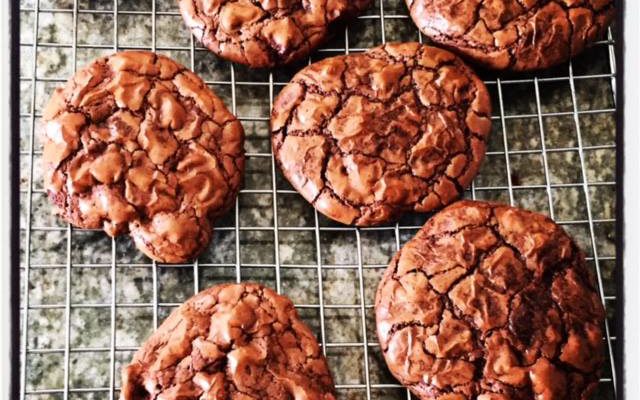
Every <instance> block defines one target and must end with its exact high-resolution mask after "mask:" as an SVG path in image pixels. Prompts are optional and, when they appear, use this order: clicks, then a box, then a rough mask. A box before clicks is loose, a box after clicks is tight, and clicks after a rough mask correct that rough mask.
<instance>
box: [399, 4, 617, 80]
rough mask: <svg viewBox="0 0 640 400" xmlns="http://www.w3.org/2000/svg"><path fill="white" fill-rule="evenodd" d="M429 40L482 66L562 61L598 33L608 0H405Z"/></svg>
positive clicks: (520, 67)
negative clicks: (453, 2)
mask: <svg viewBox="0 0 640 400" xmlns="http://www.w3.org/2000/svg"><path fill="white" fill-rule="evenodd" d="M406 3H407V6H408V7H409V11H410V14H411V17H412V18H413V21H414V22H415V23H416V25H417V26H418V28H419V29H420V30H421V31H422V32H423V33H424V34H425V35H427V36H428V37H429V38H430V39H431V40H433V41H434V42H435V43H438V44H440V45H444V46H446V47H448V48H449V49H451V50H455V51H457V52H458V53H460V54H462V55H464V56H466V57H467V58H468V59H470V60H473V61H475V62H476V63H478V64H481V65H483V66H485V67H487V68H492V69H498V70H514V71H530V70H538V69H544V68H549V67H552V66H554V65H557V64H561V63H563V62H565V61H567V60H569V58H571V57H573V56H575V55H577V54H579V53H581V52H582V51H583V50H584V49H585V47H587V46H588V45H589V44H591V43H592V42H594V41H596V40H598V39H599V38H601V37H602V36H603V35H604V34H605V32H606V30H607V27H608V26H609V24H610V23H611V21H612V20H613V18H614V16H615V7H614V1H613V0H463V1H457V2H455V4H452V2H451V1H449V0H406Z"/></svg>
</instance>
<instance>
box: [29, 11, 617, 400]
mask: <svg viewBox="0 0 640 400" xmlns="http://www.w3.org/2000/svg"><path fill="white" fill-rule="evenodd" d="M615 36H616V35H615V32H614V31H610V32H609V33H608V36H607V38H606V39H605V40H602V41H600V42H598V43H597V44H596V45H595V46H593V47H592V48H591V49H589V50H588V51H586V52H585V53H584V54H583V55H581V56H579V57H578V58H576V59H574V60H573V62H572V63H569V64H565V65H562V66H560V67H557V68H554V69H552V70H548V71H543V72H540V73H537V74H526V75H523V74H518V75H496V74H492V73H487V72H481V73H480V74H481V76H482V78H483V79H484V80H485V82H486V83H487V86H488V88H489V90H490V92H491V95H492V100H493V133H492V136H491V139H490V143H489V148H488V153H487V156H486V161H485V163H484V166H483V168H482V170H481V172H480V174H479V176H478V177H477V179H476V180H475V182H474V184H473V186H472V187H471V188H470V189H469V190H468V191H467V193H466V197H468V198H477V199H492V200H498V201H502V202H505V203H510V204H514V205H519V206H523V207H526V208H529V209H533V210H537V211H541V212H543V213H546V214H548V215H549V216H551V217H552V218H554V219H555V220H557V221H559V222H560V223H561V224H562V225H563V226H564V227H565V229H566V230H567V231H568V232H570V233H571V234H572V235H573V236H574V237H575V238H576V239H577V241H578V242H579V243H580V244H581V246H582V248H583V249H584V250H585V251H586V252H587V254H588V262H589V265H590V266H591V267H592V268H593V271H594V273H595V275H596V277H597V281H598V287H599V289H600V294H601V296H602V301H603V302H604V304H605V306H606V309H607V315H608V319H607V326H606V330H605V333H606V336H605V337H604V338H603V340H604V341H605V342H606V353H607V360H608V361H607V363H606V365H605V367H604V369H603V372H602V382H601V385H599V389H598V391H597V395H596V396H595V398H596V399H613V398H614V397H615V393H616V379H615V377H616V371H615V367H614V363H613V354H614V348H615V346H616V337H615V336H614V333H613V332H614V330H613V327H615V326H616V320H615V318H616V285H615V272H616V271H615V259H616V252H615V237H614V234H615V223H616V221H615V203H616V198H615V197H616V176H615V160H616V145H615V137H616V136H615V132H616V103H615V91H616V65H615V54H614V38H615ZM415 40H419V41H425V42H426V40H425V39H424V38H423V37H422V36H421V35H420V34H419V33H418V31H417V29H416V28H415V26H414V24H413V23H412V21H411V20H410V19H409V18H408V16H407V11H406V6H405V4H404V1H403V0H377V1H375V3H374V5H373V6H372V7H371V8H370V9H369V10H368V11H367V12H366V13H365V14H364V15H362V16H360V17H359V18H358V19H357V20H355V21H353V22H351V23H349V24H348V26H347V27H345V28H344V29H343V30H340V31H338V32H337V33H336V35H335V37H334V38H333V39H332V40H331V41H330V42H328V43H327V44H326V45H325V46H323V47H322V48H321V49H320V50H318V51H316V52H315V53H314V54H313V55H312V56H311V58H310V60H308V62H312V61H314V60H318V59H321V58H323V57H327V56H332V55H337V54H344V53H349V52H358V51H362V50H364V49H366V48H369V47H372V46H375V45H378V44H381V43H384V42H389V41H415ZM134 48H136V49H149V50H153V51H156V52H158V53H163V54H167V55H169V56H171V57H173V58H175V59H177V60H179V61H181V62H182V63H183V64H185V65H187V66H189V67H190V68H191V69H193V70H194V71H196V72H197V73H198V74H199V75H200V76H202V77H203V78H204V79H205V80H206V81H207V83H208V84H210V85H211V87H212V88H213V89H214V90H215V91H216V93H217V94H218V95H219V96H220V97H222V98H223V99H224V100H225V102H226V104H227V105H228V106H229V107H230V108H231V110H232V111H233V112H234V113H235V114H236V115H237V116H238V117H239V119H240V120H241V121H242V124H243V126H244V128H245V131H246V135H247V140H246V145H245V147H246V151H247V171H246V176H245V183H244V187H243V189H242V191H241V192H240V195H239V198H238V200H237V202H236V206H235V208H234V209H233V210H232V211H231V212H230V213H229V214H228V215H227V216H226V217H225V218H224V219H223V220H222V221H220V222H219V223H218V226H217V229H216V233H215V236H214V240H213V241H212V244H211V245H210V247H209V249H208V251H207V252H206V253H205V254H203V255H202V256H201V257H200V258H199V259H198V261H197V262H195V263H193V264H188V265H160V264H156V263H152V262H151V261H150V260H149V259H147V258H145V257H144V256H143V255H142V254H141V253H139V252H138V251H137V250H136V249H135V248H134V247H133V246H132V244H131V242H130V240H129V238H128V237H123V238H117V239H111V238H109V237H107V236H106V235H105V234H104V233H102V232H101V231H91V230H79V229H73V228H71V227H70V226H68V225H66V224H64V223H63V222H62V221H61V220H60V219H58V218H57V217H55V216H53V215H52V214H51V207H50V206H49V204H48V201H47V199H46V193H45V192H44V191H43V187H42V176H43V170H42V166H41V154H42V141H41V138H40V136H39V134H38V132H39V129H40V128H41V119H40V113H41V110H42V108H43V106H44V104H45V103H46V101H47V100H48V98H49V95H50V93H51V92H52V90H53V89H54V88H55V87H56V86H58V85H60V84H61V83H62V82H64V81H65V80H66V79H67V78H68V77H69V76H70V75H71V74H72V73H73V72H74V70H75V69H76V68H78V67H81V66H82V65H84V64H85V63H87V62H88V61H89V60H91V59H93V58H94V57H97V56H100V55H105V54H109V53H112V52H115V51H117V50H125V49H134ZM20 54H21V62H20V78H19V79H20V92H21V93H20V126H21V129H20V134H21V137H20V172H21V181H20V206H21V215H20V241H21V245H20V249H21V259H20V268H21V282H20V283H21V290H22V296H21V322H20V329H21V344H20V361H21V363H20V365H21V370H20V399H38V400H45V399H115V398H117V397H118V388H119V385H120V367H121V365H123V364H124V363H127V362H128V360H129V359H130V358H131V356H132V354H133V352H134V351H135V350H136V349H137V347H138V346H139V345H140V344H141V343H142V342H143V341H144V339H145V338H146V337H147V336H148V335H149V334H150V333H151V332H152V330H153V329H154V328H155V327H156V326H157V325H158V324H159V323H160V322H162V320H163V319H164V318H165V317H166V316H167V315H168V313H169V312H170V311H171V310H172V309H173V308H174V307H176V306H177V305H179V304H180V303H181V302H183V301H184V300H185V299H187V298H188V297H190V296H191V295H192V294H193V293H194V292H197V291H198V290H199V289H200V288H205V287H208V286H210V285H213V284H215V283H219V282H227V281H245V280H252V281H258V282H262V283H264V284H266V285H268V286H271V287H273V288H275V289H276V290H277V291H278V292H280V293H283V294H285V295H287V296H289V297H290V298H291V299H292V300H293V301H294V303H295V304H296V306H297V308H298V310H299V312H300V314H301V315H302V316H303V318H304V319H305V320H306V321H307V323H308V324H309V325H310V326H311V327H312V328H313V329H314V331H315V332H316V335H317V337H318V340H319V341H320V343H321V344H322V346H323V351H324V352H325V353H326V356H327V358H328V361H329V364H330V367H331V369H332V371H333V375H334V377H335V381H336V384H337V391H338V395H339V398H341V399H400V398H406V399H409V398H411V396H410V394H409V393H408V391H407V390H406V389H404V388H402V387H401V386H400V385H399V384H398V383H397V382H396V381H395V380H394V379H393V378H392V377H391V376H390V374H389V372H388V371H387V369H386V367H385V365H384V361H383V359H382V357H381V354H380V351H379V346H378V343H377V339H376V335H375V326H374V318H373V297H374V293H375V289H376V287H377V284H378V279H379V277H380V276H381V274H382V272H383V270H384V268H385V267H386V264H387V262H388V261H389V259H390V258H391V257H392V255H393V254H394V253H395V252H396V251H397V250H398V249H399V247H400V246H401V245H402V244H403V243H404V242H406V241H407V240H408V239H409V238H411V237H412V236H413V234H414V233H415V232H416V231H417V230H418V229H419V227H420V226H421V225H422V224H423V223H424V221H425V220H426V219H427V218H428V216H427V215H409V216H406V217H404V218H403V219H402V220H401V221H400V222H399V223H397V224H395V225H390V226H382V227H376V228H361V229H356V228H353V227H345V226H341V225H337V224H335V223H332V222H331V221H329V220H327V219H325V218H324V217H323V216H322V215H319V214H318V213H317V212H315V211H314V210H313V208H312V207H311V206H310V205H308V204H307V202H306V201H304V200H303V199H302V198H301V197H300V196H299V195H298V194H297V193H296V192H295V191H293V190H292V188H291V187H290V186H289V185H288V184H287V182H286V180H284V179H283V177H282V175H281V174H280V172H279V171H278V168H277V167H276V166H275V164H274V160H273V156H272V154H271V146H270V141H269V122H268V121H269V112H270V108H271V104H272V102H273V98H274V96H275V95H277V93H278V92H279V90H280V89H281V88H282V87H283V86H284V85H285V84H286V83H287V82H288V80H289V79H290V78H291V77H292V76H293V74H294V73H295V72H296V71H297V70H298V69H299V68H301V67H302V66H303V65H305V64H306V62H305V63H300V65H297V66H292V67H289V68H285V69H274V70H271V71H269V70H261V71H252V70H249V69H247V68H245V67H242V66H238V65H233V64H231V63H228V62H224V61H221V60H219V59H217V58H216V57H215V56H213V55H212V54H211V53H209V52H208V51H206V50H205V49H203V48H202V47H201V46H199V44H198V43H197V42H194V39H193V37H192V36H191V35H190V34H189V32H188V30H187V29H186V28H185V26H184V24H183V21H182V18H181V16H180V14H179V12H178V9H177V2H176V1H175V0H21V1H20Z"/></svg>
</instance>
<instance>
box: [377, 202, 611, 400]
mask: <svg viewBox="0 0 640 400" xmlns="http://www.w3.org/2000/svg"><path fill="white" fill-rule="evenodd" d="M375 312H376V324H377V332H378V339H379V341H380V345H381V348H382V352H383V355H384V358H385V361H386V362H387V365H388V367H389V369H390V370H391V372H392V373H393V375H394V376H395V377H396V378H397V379H398V380H399V381H400V382H401V383H402V384H403V385H405V386H408V387H409V389H410V390H411V391H412V392H413V393H414V394H415V395H416V396H417V397H418V398H420V399H422V400H436V399H440V400H444V399H447V400H450V399H455V400H467V399H478V400H530V399H534V398H535V399H558V400H563V399H566V400H575V399H582V400H586V399H588V398H590V397H589V396H590V394H591V393H592V392H593V390H594V389H595V387H596V386H597V384H598V380H599V379H598V377H599V371H600V367H601V365H602V363H603V360H604V359H603V354H602V329H601V326H602V324H603V321H604V309H603V307H602V303H601V301H600V298H599V296H598V294H597V290H596V288H595V285H594V282H593V279H592V277H591V276H590V274H589V271H588V270H587V267H586V263H585V259H584V254H583V253H582V252H581V251H580V249H578V248H577V246H576V244H575V243H574V242H573V240H572V239H571V238H570V237H569V236H568V235H567V234H566V233H565V232H564V230H563V229H562V228H561V227H560V226H558V225H556V224H555V223H554V222H553V221H551V220H550V219H548V218H546V217H544V216H543V215H540V214H536V213H533V212H530V211H525V210H522V209H518V208H513V207H509V206H506V205H501V204H497V203H485V202H473V201H460V202H457V203H455V204H453V205H451V206H449V207H447V208H445V209H444V210H442V211H440V212H439V213H437V214H436V215H435V216H434V217H433V218H431V219H430V220H429V221H428V222H427V223H426V224H425V225H424V227H423V228H422V229H421V230H420V231H419V232H418V233H417V235H416V236H415V237H414V238H413V239H412V240H410V241H409V242H408V243H407V244H406V245H405V246H404V247H403V248H402V249H401V250H400V251H399V252H398V254H396V256H395V257H394V258H393V260H392V261H391V263H390V265H389V267H388V268H387V270H386V272H385V274H384V276H383V278H382V281H381V282H380V285H379V287H378V291H377V293H376V300H375Z"/></svg>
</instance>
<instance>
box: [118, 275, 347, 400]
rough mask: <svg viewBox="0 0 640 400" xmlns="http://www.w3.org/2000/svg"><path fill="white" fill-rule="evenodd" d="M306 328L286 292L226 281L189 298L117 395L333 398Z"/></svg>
mask: <svg viewBox="0 0 640 400" xmlns="http://www.w3.org/2000/svg"><path fill="white" fill-rule="evenodd" d="M333 391H334V388H333V380H332V378H331V374H330V373H329V369H328V367H327V364H326V361H325V359H324V357H323V355H322V352H321V350H320V348H319V346H318V343H317V341H316V338H315V337H314V335H313V333H312V332H311V330H310V329H309V328H308V327H307V326H306V325H305V324H304V323H303V322H302V321H301V320H300V318H299V316H298V313H297V312H296V310H295V308H294V306H293V304H292V303H291V301H290V300H289V299H287V298H286V297H284V296H281V295H278V294H276V293H275V292H274V291H273V290H271V289H268V288H265V287H262V286H260V285H257V284H251V283H243V284H224V285H219V286H214V287H212V288H209V289H207V290H204V291H202V292H200V293H198V294H197V295H195V296H194V297H192V298H191V299H189V300H187V301H186V302H185V303H184V304H183V305H181V306H180V307H179V308H178V309H177V310H175V311H174V312H173V313H171V315H170V316H169V317H168V318H167V320H166V321H165V322H164V323H162V325H161V326H160V328H158V330H157V331H156V332H155V333H153V335H152V336H151V337H150V338H149V339H148V340H147V341H146V342H145V344H144V345H143V346H142V348H141V349H140V350H139V351H138V352H137V353H136V354H135V356H134V357H133V360H132V362H131V364H129V365H128V366H127V367H125V368H124V369H123V371H122V391H121V399H122V400H143V399H144V400H146V399H182V400H190V399H193V400H196V399H238V400H240V399H243V400H249V399H270V400H288V399H299V400H304V399H307V400H335V397H334V395H333Z"/></svg>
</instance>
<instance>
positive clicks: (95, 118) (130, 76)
mask: <svg viewBox="0 0 640 400" xmlns="http://www.w3.org/2000/svg"><path fill="white" fill-rule="evenodd" d="M43 120H44V122H45V130H44V136H45V140H44V141H45V143H44V155H43V160H44V167H45V171H46V173H45V189H46V190H47V192H48V194H49V198H50V200H51V201H52V202H53V204H54V205H55V207H56V211H57V213H58V214H60V215H61V216H62V218H64V219H65V220H66V221H68V222H69V223H71V224H73V225H74V226H77V227H80V228H91V229H98V228H102V229H104V230H105V232H107V233H108V234H109V235H110V236H115V235H119V234H123V233H127V232H128V233H130V234H131V236H132V237H133V239H134V241H135V243H136V245H137V247H138V248H139V249H140V250H141V251H143V252H144V253H145V254H147V255H148V256H149V257H151V258H152V259H154V260H157V261H161V262H169V263H178V262H184V261H188V260H190V259H193V258H194V257H195V256H197V255H198V254H199V253H200V252H201V251H202V250H203V249H204V248H205V247H206V246H207V245H208V243H209V240H210V238H211V235H212V222H213V219H215V218H217V217H218V216H220V215H221V214H222V213H224V212H225V211H226V210H227V209H228V208H229V207H230V206H231V205H232V204H233V201H234V199H235V196H236V194H237V192H238V189H239V186H240V183H241V180H242V173H243V171H244V150H243V144H244V131H243V129H242V125H241V124H240V122H239V121H238V120H237V119H236V118H235V117H234V116H233V115H232V114H231V113H230V112H229V111H228V110H227V108H226V107H225V105H224V104H223V103H222V101H221V100H220V99H219V98H218V97H217V96H216V95H215V94H214V93H213V92H212V91H211V90H210V89H209V88H208V87H207V86H206V84H205V83H204V82H203V81H202V80H201V79H200V78H199V77H198V76H196V75H195V74H194V73H193V72H191V71H189V70H187V69H186V68H185V67H184V66H182V65H180V64H178V63H176V62H175V61H173V60H171V59H169V58H167V57H164V56H161V55H156V54H154V53H151V52H144V51H127V52H121V53H117V54H114V55H111V56H109V57H104V58H99V59H97V60H95V61H93V62H92V63H90V64H89V65H88V66H86V67H85V68H83V69H81V70H79V71H78V72H77V73H76V74H75V75H74V76H73V77H72V78H70V79H69V81H68V82H67V83H66V84H65V85H64V86H63V87H60V88H58V89H56V90H55V92H54V93H53V95H52V97H51V100H50V101H49V103H48V105H47V107H46V108H45V110H44V112H43Z"/></svg>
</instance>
